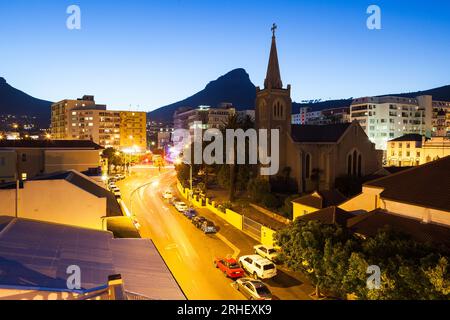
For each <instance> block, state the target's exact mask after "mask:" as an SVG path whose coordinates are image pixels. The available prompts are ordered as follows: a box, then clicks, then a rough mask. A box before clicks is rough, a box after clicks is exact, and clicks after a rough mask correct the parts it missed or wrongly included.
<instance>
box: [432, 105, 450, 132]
mask: <svg viewBox="0 0 450 320" xmlns="http://www.w3.org/2000/svg"><path fill="white" fill-rule="evenodd" d="M432 125H433V129H432V130H433V132H432V135H433V136H437V137H445V136H449V135H450V102H448V101H433V119H432Z"/></svg>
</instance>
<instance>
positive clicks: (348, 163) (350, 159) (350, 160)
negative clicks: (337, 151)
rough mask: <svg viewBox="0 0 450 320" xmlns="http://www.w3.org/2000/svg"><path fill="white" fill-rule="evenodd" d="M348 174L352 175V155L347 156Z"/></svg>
mask: <svg viewBox="0 0 450 320" xmlns="http://www.w3.org/2000/svg"><path fill="white" fill-rule="evenodd" d="M347 175H349V176H351V175H352V155H351V154H349V155H348V156H347Z"/></svg>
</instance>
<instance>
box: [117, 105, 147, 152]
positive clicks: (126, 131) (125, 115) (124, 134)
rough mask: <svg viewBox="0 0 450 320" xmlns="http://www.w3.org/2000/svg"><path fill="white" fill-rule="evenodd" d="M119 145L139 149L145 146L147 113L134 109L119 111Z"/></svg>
mask: <svg viewBox="0 0 450 320" xmlns="http://www.w3.org/2000/svg"><path fill="white" fill-rule="evenodd" d="M119 114H120V146H121V147H122V148H127V147H132V148H135V149H136V148H138V149H139V150H141V151H142V150H145V149H146V148H147V130H146V126H147V114H146V113H145V112H136V111H120V112H119Z"/></svg>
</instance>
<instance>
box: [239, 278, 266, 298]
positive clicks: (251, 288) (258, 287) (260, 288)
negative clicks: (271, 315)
mask: <svg viewBox="0 0 450 320" xmlns="http://www.w3.org/2000/svg"><path fill="white" fill-rule="evenodd" d="M235 288H236V289H237V290H238V291H239V292H241V293H242V294H243V295H244V296H245V297H246V298H247V299H250V300H272V293H271V292H270V290H269V288H268V287H267V286H266V285H265V284H264V283H263V282H262V281H260V280H254V279H250V278H241V279H237V280H236V282H235Z"/></svg>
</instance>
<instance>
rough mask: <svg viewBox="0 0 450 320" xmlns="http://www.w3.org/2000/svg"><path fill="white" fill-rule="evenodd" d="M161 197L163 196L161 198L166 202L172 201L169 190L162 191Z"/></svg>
mask: <svg viewBox="0 0 450 320" xmlns="http://www.w3.org/2000/svg"><path fill="white" fill-rule="evenodd" d="M162 196H163V198H164V199H166V200H169V199H172V198H173V194H172V191H170V190H166V191H164V192H163V195H162Z"/></svg>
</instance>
